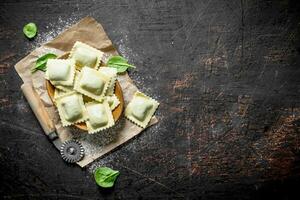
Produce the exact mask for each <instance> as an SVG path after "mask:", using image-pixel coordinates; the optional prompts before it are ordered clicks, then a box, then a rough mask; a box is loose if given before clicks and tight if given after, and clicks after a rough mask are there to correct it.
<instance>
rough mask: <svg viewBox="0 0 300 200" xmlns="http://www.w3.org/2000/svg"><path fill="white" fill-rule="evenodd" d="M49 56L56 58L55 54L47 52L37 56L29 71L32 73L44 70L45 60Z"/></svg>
mask: <svg viewBox="0 0 300 200" xmlns="http://www.w3.org/2000/svg"><path fill="white" fill-rule="evenodd" d="M50 58H51V59H53V58H57V55H55V54H53V53H47V54H45V55H43V56H41V57H39V58H38V59H37V60H36V62H35V66H34V67H33V68H31V72H32V73H34V72H36V71H37V70H41V71H46V64H47V60H48V59H50Z"/></svg>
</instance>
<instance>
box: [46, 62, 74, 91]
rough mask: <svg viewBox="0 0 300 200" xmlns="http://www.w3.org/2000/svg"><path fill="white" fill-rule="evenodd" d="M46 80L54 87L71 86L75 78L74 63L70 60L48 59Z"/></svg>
mask: <svg viewBox="0 0 300 200" xmlns="http://www.w3.org/2000/svg"><path fill="white" fill-rule="evenodd" d="M46 66H47V70H46V79H48V80H49V81H50V82H51V83H52V84H53V85H54V86H57V85H61V86H72V85H73V82H74V77H75V61H74V60H72V59H68V60H65V59H49V60H48V61H47V64H46Z"/></svg>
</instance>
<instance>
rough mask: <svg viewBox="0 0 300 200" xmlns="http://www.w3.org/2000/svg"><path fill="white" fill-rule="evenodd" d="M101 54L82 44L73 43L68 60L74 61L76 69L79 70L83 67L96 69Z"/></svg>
mask: <svg viewBox="0 0 300 200" xmlns="http://www.w3.org/2000/svg"><path fill="white" fill-rule="evenodd" d="M102 56H103V52H102V51H99V50H98V49H96V48H94V47H91V46H89V45H87V44H85V43H82V42H78V41H77V42H75V44H74V46H73V48H72V50H71V53H70V56H69V58H73V59H74V60H75V64H76V69H78V70H81V69H82V68H83V67H84V66H87V67H90V68H94V69H98V67H99V64H100V62H101V58H102Z"/></svg>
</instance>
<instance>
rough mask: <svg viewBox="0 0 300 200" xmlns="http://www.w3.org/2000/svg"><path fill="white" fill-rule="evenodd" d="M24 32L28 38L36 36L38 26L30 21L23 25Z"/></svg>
mask: <svg viewBox="0 0 300 200" xmlns="http://www.w3.org/2000/svg"><path fill="white" fill-rule="evenodd" d="M23 33H24V34H25V36H26V37H27V38H29V39H31V38H33V37H34V36H36V33H37V26H36V25H35V23H32V22H31V23H28V24H26V25H25V26H24V27H23Z"/></svg>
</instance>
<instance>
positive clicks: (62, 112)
mask: <svg viewBox="0 0 300 200" xmlns="http://www.w3.org/2000/svg"><path fill="white" fill-rule="evenodd" d="M56 106H57V109H58V113H59V117H60V119H61V122H62V125H63V126H69V125H71V124H75V123H79V122H83V121H85V120H86V119H87V112H86V109H85V106H84V103H83V99H82V95H81V94H79V93H77V92H70V93H66V94H65V95H61V96H59V97H57V98H56Z"/></svg>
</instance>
